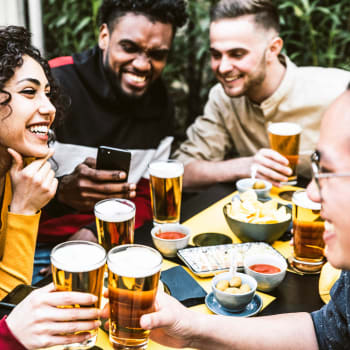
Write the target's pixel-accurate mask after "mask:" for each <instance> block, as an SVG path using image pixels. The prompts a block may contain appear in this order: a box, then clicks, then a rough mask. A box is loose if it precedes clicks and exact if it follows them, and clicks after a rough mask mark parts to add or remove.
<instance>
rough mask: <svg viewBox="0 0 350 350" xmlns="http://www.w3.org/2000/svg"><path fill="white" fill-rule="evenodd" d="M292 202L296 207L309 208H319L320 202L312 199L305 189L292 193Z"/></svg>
mask: <svg viewBox="0 0 350 350" xmlns="http://www.w3.org/2000/svg"><path fill="white" fill-rule="evenodd" d="M293 203H294V204H295V205H297V206H298V207H302V208H305V209H310V210H321V203H316V202H314V201H312V200H311V199H310V198H309V197H308V196H307V193H306V191H297V192H294V194H293Z"/></svg>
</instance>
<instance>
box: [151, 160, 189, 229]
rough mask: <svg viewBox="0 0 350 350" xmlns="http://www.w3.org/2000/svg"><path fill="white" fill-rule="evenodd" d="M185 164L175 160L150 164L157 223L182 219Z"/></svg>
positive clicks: (153, 209)
mask: <svg viewBox="0 0 350 350" xmlns="http://www.w3.org/2000/svg"><path fill="white" fill-rule="evenodd" d="M183 173H184V167H183V164H182V163H180V162H177V161H173V160H167V161H155V162H152V163H151V164H150V165H149V174H150V189H151V203H152V211H153V221H154V223H156V224H165V223H178V222H179V221H180V209H181V194H182V177H183Z"/></svg>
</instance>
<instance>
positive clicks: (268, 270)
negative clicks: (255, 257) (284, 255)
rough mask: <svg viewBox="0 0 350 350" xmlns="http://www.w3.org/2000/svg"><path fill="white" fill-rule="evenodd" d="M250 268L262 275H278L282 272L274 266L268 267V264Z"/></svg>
mask: <svg viewBox="0 0 350 350" xmlns="http://www.w3.org/2000/svg"><path fill="white" fill-rule="evenodd" d="M249 268H250V269H251V270H253V271H255V272H260V273H278V272H281V269H280V268H278V267H276V266H273V265H268V264H255V265H252V266H249Z"/></svg>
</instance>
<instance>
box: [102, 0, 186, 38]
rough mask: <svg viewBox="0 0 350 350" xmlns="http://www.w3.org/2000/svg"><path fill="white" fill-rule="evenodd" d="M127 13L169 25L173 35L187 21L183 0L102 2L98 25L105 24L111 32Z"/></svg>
mask: <svg viewBox="0 0 350 350" xmlns="http://www.w3.org/2000/svg"><path fill="white" fill-rule="evenodd" d="M127 13H135V14H139V15H143V16H145V17H147V18H149V19H150V20H151V21H152V22H154V21H159V22H162V23H166V24H168V23H169V24H171V25H172V27H173V34H174V35H175V32H176V29H177V28H180V27H182V26H183V25H184V24H185V22H186V20H187V13H186V4H185V1H184V0H104V1H103V2H102V5H101V7H100V9H99V11H98V24H99V26H101V25H102V24H103V23H106V24H107V26H108V29H109V31H113V28H114V25H115V24H116V21H117V20H118V19H119V18H120V17H123V16H125V15H126V14H127Z"/></svg>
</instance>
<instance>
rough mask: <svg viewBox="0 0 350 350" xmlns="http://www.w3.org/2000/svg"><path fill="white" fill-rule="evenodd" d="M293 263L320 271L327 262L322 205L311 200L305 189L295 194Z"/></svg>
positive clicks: (309, 269) (302, 269)
mask: <svg viewBox="0 0 350 350" xmlns="http://www.w3.org/2000/svg"><path fill="white" fill-rule="evenodd" d="M292 200H293V236H294V239H293V241H294V257H293V265H294V267H296V268H297V269H299V270H301V271H305V272H319V271H320V270H321V268H322V265H323V264H324V262H325V259H324V255H323V250H324V246H325V244H324V241H323V231H324V220H323V219H322V218H321V216H320V211H321V205H320V204H319V203H315V202H313V201H311V200H310V199H309V198H308V197H307V193H306V191H305V190H303V191H297V192H294V194H293V199H292Z"/></svg>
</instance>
